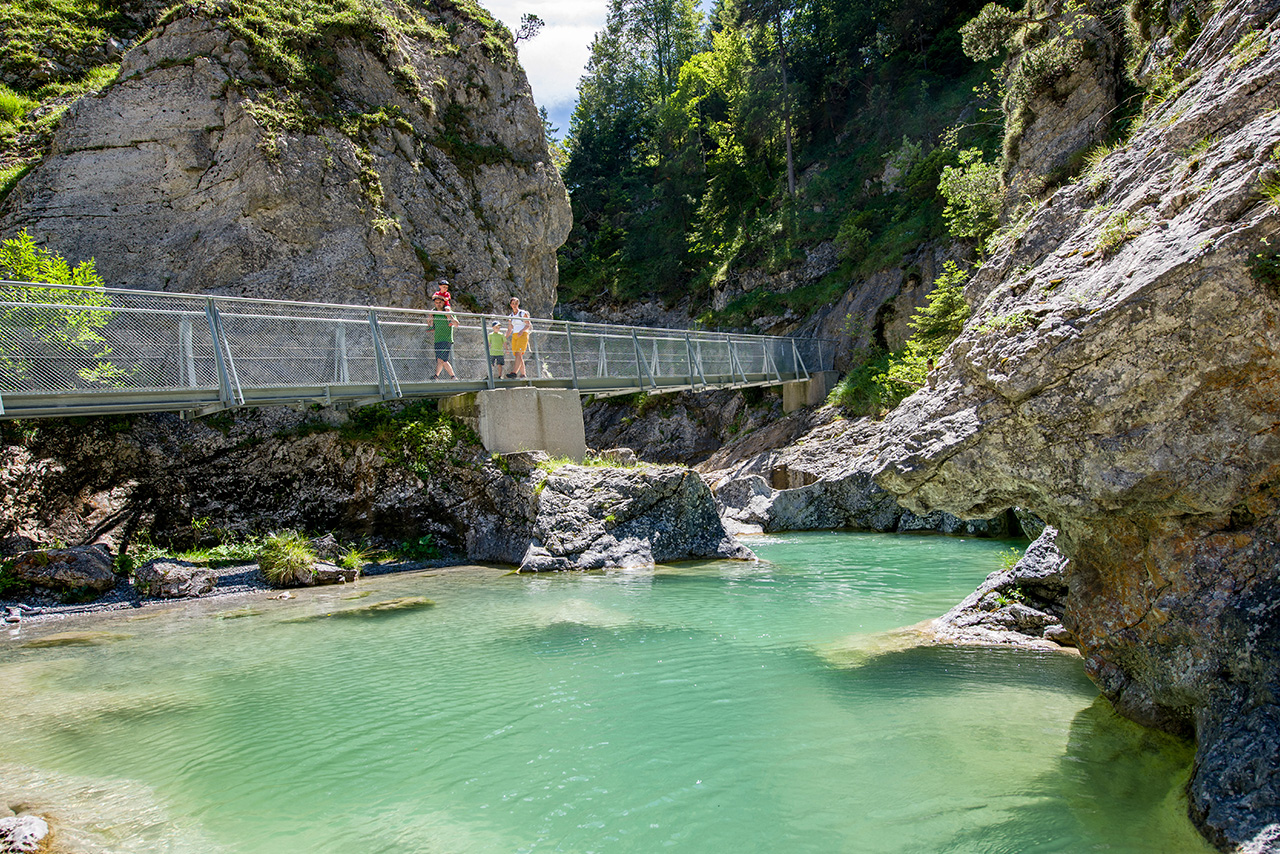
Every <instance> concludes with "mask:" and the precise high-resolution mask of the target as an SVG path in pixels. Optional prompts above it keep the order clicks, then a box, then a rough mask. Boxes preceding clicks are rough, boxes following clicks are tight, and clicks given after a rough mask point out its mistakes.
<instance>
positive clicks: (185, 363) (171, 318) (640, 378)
mask: <svg viewBox="0 0 1280 854" xmlns="http://www.w3.org/2000/svg"><path fill="white" fill-rule="evenodd" d="M24 290H26V291H30V292H31V293H30V294H29V296H30V297H31V298H30V299H26V300H23V299H21V298H20V297H21V296H23V295H24V294H23V291H24ZM435 314H436V312H434V311H433V310H431V309H416V308H401V307H397V306H368V305H355V304H344V303H309V302H301V301H297V300H270V299H255V298H252V297H239V296H223V295H219V294H186V293H170V292H166V291H151V290H142V289H129V288H90V287H82V286H74V285H57V284H47V283H39V282H16V281H8V280H5V281H0V417H20V416H15V415H13V414H12V410H11V411H6V410H10V407H7V406H6V404H7V403H8V402H9V401H10V400H11V399H12V398H13V396H14V395H17V396H19V397H22V398H23V400H24V401H27V403H28V404H29V405H30V406H32V407H36V408H35V409H34V410H32V411H38V412H39V413H40V414H47V412H49V411H53V410H54V409H56V407H57V406H59V405H66V406H68V407H72V408H76V407H79V409H77V411H107V410H105V409H102V407H107V406H108V405H109V404H108V403H104V401H106V400H107V399H108V398H112V399H115V398H119V399H120V400H121V401H124V400H125V399H126V398H128V397H129V396H130V395H132V396H133V397H134V398H137V399H139V400H141V399H145V401H146V403H147V406H148V407H150V408H153V409H164V408H169V409H196V410H197V411H199V410H204V409H210V408H217V407H227V406H235V405H244V404H246V402H252V401H268V402H272V403H281V402H297V401H298V400H302V401H314V400H323V401H325V402H330V403H331V402H333V401H334V400H337V399H339V398H341V399H342V400H345V401H348V402H351V401H357V402H366V401H367V400H368V399H369V395H370V394H371V393H372V394H375V395H376V396H377V397H382V398H387V397H400V396H405V395H410V394H412V395H432V396H434V395H439V394H444V393H449V392H448V391H447V390H445V389H443V388H442V387H441V386H432V385H431V382H432V381H433V375H434V370H435V366H436V361H435V357H434V356H435V354H434V335H433V326H434V320H433V317H434V315H435ZM455 316H456V317H457V319H458V321H459V326H458V327H457V328H456V329H455V331H454V339H455V340H454V348H453V353H452V355H453V362H452V363H453V366H454V368H455V369H456V370H457V371H458V372H459V374H460V375H463V374H464V373H465V374H466V375H468V376H470V377H472V379H471V380H470V381H469V382H470V383H471V385H476V384H480V385H481V387H488V388H493V387H495V385H496V384H497V383H503V384H507V383H508V380H507V378H506V376H504V375H503V374H502V370H501V369H500V370H498V371H497V372H496V373H495V371H494V369H493V366H492V365H491V363H490V359H489V352H488V351H489V348H488V337H487V334H486V331H487V330H488V329H489V327H490V324H491V323H492V321H494V320H497V321H499V323H501V324H502V326H503V327H504V329H506V328H507V325H508V322H509V320H510V317H509V316H508V315H504V314H491V313H482V312H456V313H455ZM530 321H531V322H532V329H533V334H532V335H531V336H530V344H529V351H528V353H527V357H526V358H527V363H528V369H529V370H528V373H529V377H528V378H522V381H524V382H538V383H541V384H543V385H548V386H551V387H572V388H574V389H579V390H580V391H583V392H584V393H586V392H588V391H589V392H591V393H597V394H617V393H625V392H626V391H628V390H631V391H634V390H638V389H641V388H649V389H652V390H657V391H668V390H674V389H678V388H697V387H699V386H701V387H711V386H724V385H752V384H756V385H763V384H773V383H777V382H784V381H787V380H788V379H801V378H807V377H808V375H809V374H810V373H812V372H813V371H817V370H824V369H829V368H830V362H831V359H832V357H833V355H834V352H835V347H834V346H833V342H831V341H829V340H827V339H817V338H803V339H800V338H786V337H781V336H771V335H761V334H759V333H734V332H718V331H709V330H699V329H688V330H685V329H672V328H653V327H639V326H630V325H615V324H605V323H583V322H579V321H569V320H558V319H555V318H530ZM509 343H510V339H509V338H507V339H505V340H504V355H505V354H506V352H508V350H507V348H508V346H509ZM512 356H514V354H512ZM509 365H510V361H508V366H509ZM506 369H507V370H509V367H507V368H506ZM460 382H462V381H460ZM406 386H408V387H409V391H406V390H405V389H406ZM371 389H372V390H373V391H371ZM457 390H466V389H457V388H455V389H453V391H455V392H456V391H457ZM212 393H216V397H214V398H213V399H212V400H209V399H206V398H209V396H210V394H212ZM37 398H41V399H42V400H44V399H46V398H47V400H45V402H43V403H41V404H40V406H43V407H44V408H40V407H39V406H36V404H34V403H30V401H35V400H36V399H37ZM374 399H376V397H375V398H374ZM192 401H195V403H196V405H194V406H193V405H192ZM110 405H112V406H114V405H115V404H110ZM119 405H120V406H123V405H124V403H120V404H119ZM94 407H98V408H97V409H95V408H94ZM110 411H127V410H122V409H112V410H110Z"/></svg>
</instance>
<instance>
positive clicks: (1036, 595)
mask: <svg viewBox="0 0 1280 854" xmlns="http://www.w3.org/2000/svg"><path fill="white" fill-rule="evenodd" d="M1056 538H1057V531H1055V530H1054V529H1053V528H1045V530H1044V532H1043V533H1042V534H1041V535H1040V537H1039V538H1037V539H1036V541H1035V542H1033V543H1032V544H1031V545H1030V546H1028V548H1027V551H1026V553H1025V554H1024V555H1023V556H1022V558H1021V559H1020V560H1019V561H1018V562H1017V563H1016V564H1014V565H1013V566H1012V567H1011V568H1009V569H1002V570H1000V571H998V572H993V573H991V575H989V576H987V579H986V581H984V582H982V584H981V585H979V587H978V589H977V590H975V591H974V592H973V593H970V594H969V595H968V596H966V597H965V599H964V601H962V602H961V603H960V604H959V605H956V606H955V607H954V608H952V609H951V610H950V611H948V612H947V613H946V614H944V615H943V616H941V617H939V618H938V619H937V620H935V621H934V623H933V630H934V633H935V635H936V636H937V637H938V639H939V640H944V641H951V642H954V643H976V644H993V645H1012V646H1031V647H1055V646H1071V645H1072V644H1071V635H1070V632H1069V631H1068V630H1066V629H1065V628H1064V627H1063V625H1062V615H1063V611H1064V604H1065V599H1066V596H1067V584H1066V577H1065V573H1064V569H1065V566H1066V563H1067V560H1066V558H1065V557H1063V556H1062V553H1061V552H1059V551H1058V548H1057V545H1056V543H1055V541H1056ZM1046 641H1051V642H1052V643H1046Z"/></svg>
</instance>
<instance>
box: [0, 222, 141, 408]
mask: <svg viewBox="0 0 1280 854" xmlns="http://www.w3.org/2000/svg"><path fill="white" fill-rule="evenodd" d="M0 275H3V276H4V277H5V278H6V279H8V281H4V282H0V301H3V302H5V303H26V305H13V306H9V307H5V308H0V329H3V330H4V333H3V337H0V382H3V384H4V387H5V388H6V389H11V390H16V389H21V388H28V387H30V384H31V382H32V381H33V377H32V369H33V368H34V367H35V365H36V364H37V363H39V362H43V361H45V360H43V359H40V358H39V353H38V352H36V351H37V350H46V351H48V352H52V353H58V354H64V353H66V354H71V355H73V356H76V357H78V358H77V359H76V360H75V361H76V363H77V364H78V367H77V368H76V369H75V372H76V374H77V375H78V376H79V378H80V379H81V380H84V381H85V382H88V383H91V384H111V383H113V382H115V381H117V380H119V379H120V378H122V377H123V376H125V375H126V372H125V371H123V370H122V369H120V368H119V367H117V366H116V365H114V364H113V363H112V362H111V361H109V359H108V356H109V355H110V353H111V347H110V346H109V345H108V344H107V343H106V339H105V338H103V337H102V334H101V332H100V330H101V329H102V328H103V327H104V326H106V325H107V322H108V321H109V320H110V318H111V313H110V312H109V311H107V310H106V309H108V308H109V307H110V305H111V301H110V298H109V297H108V296H107V295H106V294H104V293H103V292H102V291H101V288H102V287H103V281H102V277H101V276H99V275H98V271H97V269H96V267H95V266H94V262H93V259H92V258H90V259H89V260H88V261H82V262H81V263H79V264H77V265H76V266H75V267H71V266H70V265H68V264H67V261H66V259H65V258H63V257H62V256H61V255H59V254H58V253H56V252H54V251H52V250H49V249H45V248H44V247H42V246H37V245H36V241H35V238H33V237H32V236H31V235H30V234H28V233H27V231H26V229H23V230H22V231H20V232H18V234H17V236H15V237H12V238H10V239H8V240H5V241H3V242H2V243H0ZM59 285H63V286H71V288H66V287H58V286H59ZM44 370H45V373H47V371H48V370H49V369H48V367H47V366H46V367H45V369H44Z"/></svg>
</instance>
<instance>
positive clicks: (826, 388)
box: [782, 371, 840, 412]
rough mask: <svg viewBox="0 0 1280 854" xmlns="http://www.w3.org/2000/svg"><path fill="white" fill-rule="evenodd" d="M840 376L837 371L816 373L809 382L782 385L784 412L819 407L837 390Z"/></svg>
mask: <svg viewBox="0 0 1280 854" xmlns="http://www.w3.org/2000/svg"><path fill="white" fill-rule="evenodd" d="M839 377H840V374H839V373H837V372H836V371H814V372H813V373H812V374H810V375H809V379H807V380H797V381H795V382H789V383H783V384H782V411H783V412H795V411H796V410H797V409H803V408H804V407H806V406H817V405H818V404H819V403H822V402H823V401H824V400H826V399H827V394H828V393H830V391H831V389H833V388H835V386H836V381H837V379H839Z"/></svg>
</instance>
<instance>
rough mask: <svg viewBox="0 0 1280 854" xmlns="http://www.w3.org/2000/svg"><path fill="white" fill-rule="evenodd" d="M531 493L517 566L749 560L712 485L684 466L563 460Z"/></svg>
mask: <svg viewBox="0 0 1280 854" xmlns="http://www.w3.org/2000/svg"><path fill="white" fill-rule="evenodd" d="M535 496H536V517H535V519H534V523H533V530H532V539H531V541H530V542H529V546H528V549H527V550H526V552H525V554H524V556H523V558H522V560H521V561H520V569H521V571H532V572H543V571H546V570H555V569H602V568H606V567H635V566H650V565H653V564H655V563H668V562H671V561H678V560H690V559H695V558H723V559H732V560H754V559H755V555H753V554H752V553H751V550H750V549H748V548H746V547H745V546H742V545H741V544H739V543H738V542H737V541H735V540H734V539H733V537H732V536H731V535H730V534H729V533H728V532H726V531H725V528H724V526H723V525H722V524H721V522H720V518H719V516H718V515H717V513H716V504H715V501H714V499H713V498H712V497H711V491H710V490H709V489H708V488H707V486H706V484H704V483H703V482H702V479H701V478H699V477H698V476H697V475H696V474H694V473H693V472H691V471H689V470H688V469H686V468H682V467H675V466H670V467H648V466H646V467H637V468H603V467H598V466H563V467H561V468H558V469H556V470H555V471H554V472H551V473H549V474H547V475H546V477H545V478H544V479H543V480H542V481H540V482H539V484H538V486H537V488H536V490H535Z"/></svg>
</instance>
